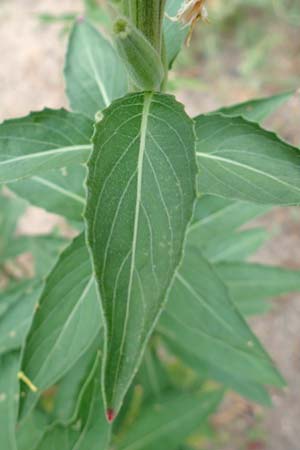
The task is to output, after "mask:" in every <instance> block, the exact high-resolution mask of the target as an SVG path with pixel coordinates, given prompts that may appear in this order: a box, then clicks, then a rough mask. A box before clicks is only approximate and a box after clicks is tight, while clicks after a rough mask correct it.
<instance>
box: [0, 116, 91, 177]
mask: <svg viewBox="0 0 300 450" xmlns="http://www.w3.org/2000/svg"><path fill="white" fill-rule="evenodd" d="M92 132H93V124H92V122H91V121H90V120H88V119H87V118H85V117H84V116H81V115H80V114H75V113H70V112H68V111H65V110H51V109H45V110H44V111H41V112H33V113H31V114H29V116H27V117H22V118H21V119H11V120H7V121H5V122H3V123H2V124H1V125H0V183H8V182H10V181H16V180H20V179H22V178H27V177H31V176H33V175H38V174H40V173H42V172H45V171H47V170H51V169H56V168H61V167H64V166H65V165H68V164H71V163H75V162H76V163H78V164H79V163H81V162H85V161H86V160H87V158H88V156H89V153H90V150H91V146H90V143H89V141H90V138H91V135H92Z"/></svg>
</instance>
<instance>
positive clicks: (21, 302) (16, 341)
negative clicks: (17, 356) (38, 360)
mask: <svg viewBox="0 0 300 450" xmlns="http://www.w3.org/2000/svg"><path fill="white" fill-rule="evenodd" d="M41 288H42V286H41V284H40V283H39V284H36V285H34V284H33V283H32V282H31V283H27V286H24V284H23V283H22V284H21V286H20V287H19V286H17V292H16V293H15V295H14V297H15V301H14V302H13V304H12V305H11V306H10V307H9V308H8V310H7V311H6V313H5V314H4V315H3V316H2V317H0V354H1V353H5V352H8V351H10V350H16V349H19V348H20V347H21V346H22V344H23V342H24V340H25V337H26V334H27V332H28V330H29V327H30V324H31V321H32V317H33V312H34V307H35V304H36V302H37V299H38V296H39V294H40V292H41ZM4 295H5V294H4ZM4 295H3V296H4ZM9 301H10V300H9Z"/></svg>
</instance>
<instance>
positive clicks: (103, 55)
mask: <svg viewBox="0 0 300 450" xmlns="http://www.w3.org/2000/svg"><path fill="white" fill-rule="evenodd" d="M65 77H66V85H67V94H68V97H69V100H70V104H71V107H72V108H73V109H74V110H75V111H80V112H82V113H84V114H86V115H87V116H88V117H91V118H94V116H95V114H96V112H97V111H99V110H102V109H104V108H105V107H107V106H109V105H110V103H111V102H112V100H114V99H116V98H118V97H122V96H123V95H125V94H126V92H127V90H128V87H127V75H126V72H125V69H124V67H123V63H122V62H121V60H120V58H119V56H118V55H117V52H116V51H115V49H114V48H113V47H112V45H111V44H110V43H109V42H108V40H107V39H105V38H104V37H103V36H102V35H101V34H100V33H99V32H98V31H97V30H96V29H95V28H94V27H93V26H92V25H90V24H89V23H88V22H87V21H85V20H83V21H82V20H79V21H78V22H77V23H76V24H75V25H74V28H73V31H72V33H71V36H70V41H69V48H68V53H67V60H66V67H65Z"/></svg>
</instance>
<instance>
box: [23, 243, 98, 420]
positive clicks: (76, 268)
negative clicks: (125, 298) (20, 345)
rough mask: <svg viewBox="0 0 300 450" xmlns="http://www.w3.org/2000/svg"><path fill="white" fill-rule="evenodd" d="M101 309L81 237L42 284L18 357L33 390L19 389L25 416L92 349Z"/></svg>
mask: <svg viewBox="0 0 300 450" xmlns="http://www.w3.org/2000/svg"><path fill="white" fill-rule="evenodd" d="M100 326H101V310H100V304H99V302H98V300H97V293H96V286H95V281H94V278H93V274H92V269H91V264H90V260H89V257H88V250H87V248H86V244H85V239H84V236H83V235H80V236H79V237H78V238H76V239H75V240H74V241H73V242H72V244H71V245H70V246H69V247H68V248H67V249H66V250H65V251H64V252H63V254H62V255H61V257H60V259H59V261H58V263H57V264H56V266H55V268H54V269H53V271H52V272H51V274H50V275H49V277H48V279H47V280H46V284H45V287H44V291H43V294H42V296H41V298H40V301H39V307H38V308H37V311H36V314H35V317H34V320H33V324H32V326H31V329H30V332H29V335H28V338H27V341H26V346H25V350H24V354H23V363H22V365H23V371H24V373H25V374H26V376H27V377H29V379H30V380H31V381H32V383H33V384H34V385H35V386H36V387H37V388H38V392H37V393H34V392H31V391H29V390H28V389H27V388H26V386H25V385H24V386H23V388H24V389H23V391H24V394H23V397H22V398H23V403H22V410H21V413H22V415H23V416H24V415H25V414H26V413H27V412H28V411H29V410H30V409H31V407H32V406H33V405H34V403H35V401H36V400H37V398H38V395H39V393H40V392H41V391H43V390H44V389H47V388H48V387H49V386H51V385H52V384H54V383H55V382H56V381H57V380H58V379H59V378H61V377H62V376H63V375H64V374H65V373H66V372H67V371H68V369H69V368H70V367H71V366H72V365H73V364H74V363H75V362H76V361H77V360H78V359H79V358H80V357H81V355H82V354H83V353H84V352H85V351H86V350H87V348H88V347H89V346H90V345H91V343H92V341H93V340H94V339H95V337H96V335H97V333H98V331H99V328H100Z"/></svg>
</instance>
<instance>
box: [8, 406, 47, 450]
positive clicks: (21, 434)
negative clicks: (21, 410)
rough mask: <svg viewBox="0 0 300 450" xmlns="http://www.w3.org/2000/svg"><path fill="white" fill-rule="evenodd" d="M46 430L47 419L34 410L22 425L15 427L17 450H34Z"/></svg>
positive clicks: (40, 412) (44, 415)
mask: <svg viewBox="0 0 300 450" xmlns="http://www.w3.org/2000/svg"><path fill="white" fill-rule="evenodd" d="M47 428H48V417H47V416H46V414H44V413H43V412H42V411H39V410H37V409H35V410H34V411H32V413H31V414H29V416H27V418H26V420H25V421H24V422H23V423H22V424H18V426H17V433H16V438H17V448H18V450H36V447H37V446H38V444H39V442H40V441H41V440H42V438H43V435H44V434H45V432H46V430H47Z"/></svg>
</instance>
